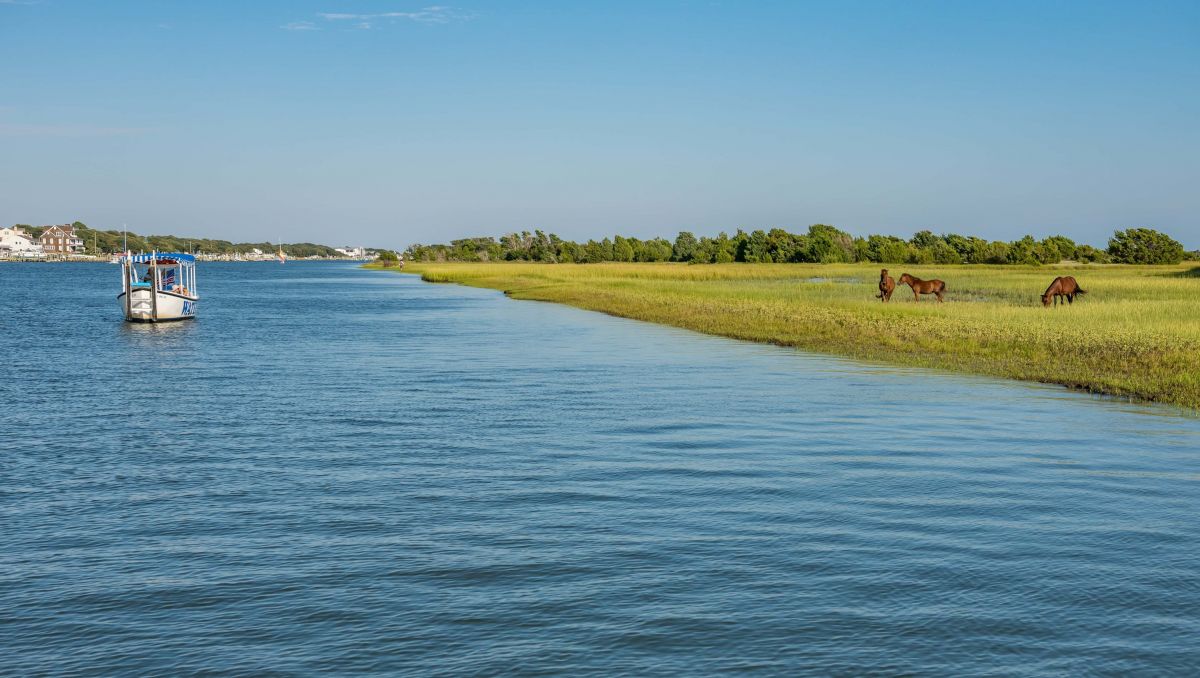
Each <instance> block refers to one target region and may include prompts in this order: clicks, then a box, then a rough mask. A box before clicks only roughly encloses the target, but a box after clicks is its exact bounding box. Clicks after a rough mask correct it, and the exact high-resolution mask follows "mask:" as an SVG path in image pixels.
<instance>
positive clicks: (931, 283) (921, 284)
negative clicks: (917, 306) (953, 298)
mask: <svg viewBox="0 0 1200 678" xmlns="http://www.w3.org/2000/svg"><path fill="white" fill-rule="evenodd" d="M900 284H901V285H908V286H909V287H911V288H912V291H913V299H915V300H916V301H920V300H921V295H922V294H933V295H935V296H937V300H938V303H939V304H940V303H942V301H943V299H942V296H943V295H945V294H946V283H944V282H942V281H941V280H921V279H920V278H917V277H915V276H911V275H909V274H907V273H905V274H904V275H902V276H900Z"/></svg>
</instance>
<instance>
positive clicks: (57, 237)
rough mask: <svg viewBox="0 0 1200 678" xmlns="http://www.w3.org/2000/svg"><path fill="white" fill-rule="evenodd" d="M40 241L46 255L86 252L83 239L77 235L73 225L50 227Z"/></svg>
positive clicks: (43, 233) (43, 232)
mask: <svg viewBox="0 0 1200 678" xmlns="http://www.w3.org/2000/svg"><path fill="white" fill-rule="evenodd" d="M38 240H39V241H40V242H41V245H42V249H43V250H45V252H46V254H82V253H83V250H84V247H83V238H80V237H79V236H77V235H75V227H74V226H72V225H71V224H62V225H61V226H50V227H49V228H47V229H46V230H44V231H42V237H41V238H39V239H38Z"/></svg>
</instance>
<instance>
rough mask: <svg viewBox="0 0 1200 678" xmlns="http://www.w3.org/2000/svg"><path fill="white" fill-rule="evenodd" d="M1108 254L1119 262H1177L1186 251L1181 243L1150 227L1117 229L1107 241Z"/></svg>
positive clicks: (1181, 259) (1182, 257)
mask: <svg viewBox="0 0 1200 678" xmlns="http://www.w3.org/2000/svg"><path fill="white" fill-rule="evenodd" d="M1108 255H1109V256H1110V257H1112V260H1113V261H1115V262H1117V263H1120V264H1178V263H1179V262H1181V261H1183V259H1184V257H1185V256H1187V253H1186V252H1184V251H1183V245H1181V244H1180V243H1179V242H1178V241H1177V240H1175V239H1174V238H1172V237H1171V236H1169V235H1167V234H1165V233H1159V232H1158V231H1156V230H1154V229H1152V228H1130V229H1126V230H1124V231H1117V232H1116V233H1114V234H1113V237H1112V239H1110V240H1109V241H1108Z"/></svg>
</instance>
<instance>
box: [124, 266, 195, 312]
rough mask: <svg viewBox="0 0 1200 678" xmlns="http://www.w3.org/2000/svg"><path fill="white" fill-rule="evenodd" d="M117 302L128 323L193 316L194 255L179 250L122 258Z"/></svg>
mask: <svg viewBox="0 0 1200 678" xmlns="http://www.w3.org/2000/svg"><path fill="white" fill-rule="evenodd" d="M121 281H122V282H121V293H120V294H118V295H117V301H119V302H120V303H121V310H122V311H124V313H125V319H126V320H128V321H130V322H146V323H161V322H168V321H172V320H190V319H192V318H195V317H196V305H197V303H198V302H199V301H200V296H199V295H198V294H196V257H194V256H192V255H190V254H180V253H178V252H151V253H150V254H126V255H125V256H123V257H121Z"/></svg>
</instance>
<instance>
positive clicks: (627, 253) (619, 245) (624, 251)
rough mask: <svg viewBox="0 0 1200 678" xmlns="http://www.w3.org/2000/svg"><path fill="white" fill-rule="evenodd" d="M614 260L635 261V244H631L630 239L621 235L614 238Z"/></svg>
mask: <svg viewBox="0 0 1200 678" xmlns="http://www.w3.org/2000/svg"><path fill="white" fill-rule="evenodd" d="M613 260H614V261H633V245H631V244H629V240H628V239H626V238H622V237H621V236H619V235H618V236H616V237H615V238H613Z"/></svg>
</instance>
